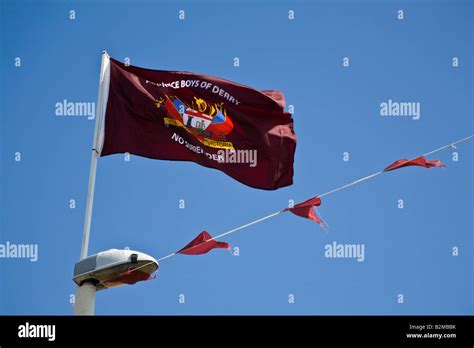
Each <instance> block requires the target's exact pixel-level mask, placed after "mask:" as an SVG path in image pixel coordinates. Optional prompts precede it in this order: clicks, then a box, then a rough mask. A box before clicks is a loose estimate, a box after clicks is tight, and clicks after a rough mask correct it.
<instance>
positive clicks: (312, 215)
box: [285, 197, 323, 225]
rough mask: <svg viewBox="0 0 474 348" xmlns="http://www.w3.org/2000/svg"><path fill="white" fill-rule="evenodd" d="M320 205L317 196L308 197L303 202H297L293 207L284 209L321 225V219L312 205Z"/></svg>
mask: <svg viewBox="0 0 474 348" xmlns="http://www.w3.org/2000/svg"><path fill="white" fill-rule="evenodd" d="M320 205H321V199H320V198H319V197H313V198H310V199H308V200H306V201H304V202H301V203H298V204H296V205H295V206H293V208H286V209H285V210H289V211H291V212H292V213H293V214H295V215H298V216H301V217H304V218H307V219H310V220H313V221H316V222H317V223H318V224H320V225H322V224H323V220H322V219H320V218H319V217H318V216H317V215H316V212H315V211H314V207H319V206H320Z"/></svg>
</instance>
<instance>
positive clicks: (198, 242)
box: [176, 231, 230, 255]
mask: <svg viewBox="0 0 474 348" xmlns="http://www.w3.org/2000/svg"><path fill="white" fill-rule="evenodd" d="M216 248H224V249H228V250H230V245H229V243H226V242H218V241H216V240H214V238H212V236H211V235H210V234H209V233H207V232H206V231H202V232H201V233H199V235H198V236H197V237H196V238H194V239H193V240H192V241H191V242H190V243H189V244H187V245H186V246H185V247H184V248H183V249H181V250H180V251H177V252H176V253H177V254H186V255H201V254H205V253H207V252H208V251H210V250H212V249H216Z"/></svg>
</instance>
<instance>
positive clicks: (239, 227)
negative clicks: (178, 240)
mask: <svg viewBox="0 0 474 348" xmlns="http://www.w3.org/2000/svg"><path fill="white" fill-rule="evenodd" d="M472 138H474V134H473V135H470V136H467V137H465V138H463V139H460V140H457V141H455V142H452V143H449V144H448V145H444V146H441V147H439V148H437V149H435V150H432V151H429V152H427V153H425V154H423V155H420V156H416V157H414V158H412V159H410V160H409V161H413V160H415V159H416V158H418V157H425V156H429V155H432V154H434V153H436V152H439V151H442V150H445V149H447V148H450V147H451V148H456V147H455V146H454V145H456V144H459V143H462V142H464V141H466V140H470V139H472ZM402 164H403V163H400V164H398V165H396V166H394V167H393V169H397V168H398V167H400V166H401V165H402ZM383 173H385V172H384V171H383V170H381V171H378V172H376V173H373V174H370V175H367V176H364V177H363V178H360V179H357V180H354V181H352V182H350V183H348V184H345V185H342V186H340V187H337V188H335V189H332V190H330V191H328V192H325V193H323V194H321V195H317V196H315V197H319V198H321V197H324V196H329V195H331V194H333V193H335V192H337V191H340V190H344V189H346V188H349V187H351V186H354V185H357V184H360V183H361V182H364V181H367V180H370V179H372V178H374V177H376V176H378V175H380V174H383ZM286 211H287V210H285V209H282V210H279V211H277V212H275V213H272V214H269V215H266V216H264V217H262V218H260V219H257V220H254V221H251V222H249V223H246V224H244V225H241V226H238V227H236V228H234V229H232V230H230V231H227V232H224V233H221V234H219V235H217V236H215V237H213V238H212V239H210V240H207V241H205V242H203V243H201V244H198V245H195V246H193V247H190V248H189V249H188V250H190V249H193V248H195V247H197V246H200V245H202V244H204V243H207V242H209V241H211V240H215V241H217V239H218V238H222V237H224V236H226V235H229V234H232V233H234V232H237V231H240V230H242V229H244V228H247V227H249V226H252V225H255V224H257V223H259V222H262V221H264V220H267V219H270V218H272V217H275V216H277V215H279V214H281V213H284V212H286ZM175 255H177V252H174V253H171V254H169V255H166V256H163V257H161V258H159V259H158V260H157V261H158V262H160V261H162V260H165V259H168V258H170V257H172V256H175Z"/></svg>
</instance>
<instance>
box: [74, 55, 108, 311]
mask: <svg viewBox="0 0 474 348" xmlns="http://www.w3.org/2000/svg"><path fill="white" fill-rule="evenodd" d="M108 68H109V55H108V54H107V52H106V51H103V52H102V61H101V65H100V80H99V93H98V99H97V107H96V114H95V127H94V139H93V141H92V154H91V163H90V172H89V184H88V188H87V200H86V214H85V217H84V229H83V235H82V246H81V258H80V259H81V260H82V259H85V258H86V257H87V252H88V249H89V239H90V231H91V220H92V208H93V205H94V190H95V178H96V174H97V160H98V158H99V154H100V148H99V147H100V142H101V140H102V139H101V137H102V134H101V132H102V130H103V124H102V122H103V120H104V117H103V116H104V115H105V104H106V102H107V97H108V83H109V78H108V76H106V75H107V73H108ZM95 293H96V287H95V284H93V283H91V282H84V283H83V284H81V285H80V286H79V287H78V288H77V291H76V297H75V301H74V314H75V315H94V308H95Z"/></svg>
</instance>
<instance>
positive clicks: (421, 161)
mask: <svg viewBox="0 0 474 348" xmlns="http://www.w3.org/2000/svg"><path fill="white" fill-rule="evenodd" d="M410 166H420V167H425V168H432V167H446V165H445V164H444V163H443V162H441V161H439V160H432V161H430V160H427V159H426V158H425V157H424V156H420V157H418V158H415V159H413V160H407V159H399V160H398V161H395V162H393V163H392V164H391V165H389V166H388V167H387V168H385V169H384V172H389V171H391V170H394V169H398V168H402V167H410Z"/></svg>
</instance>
